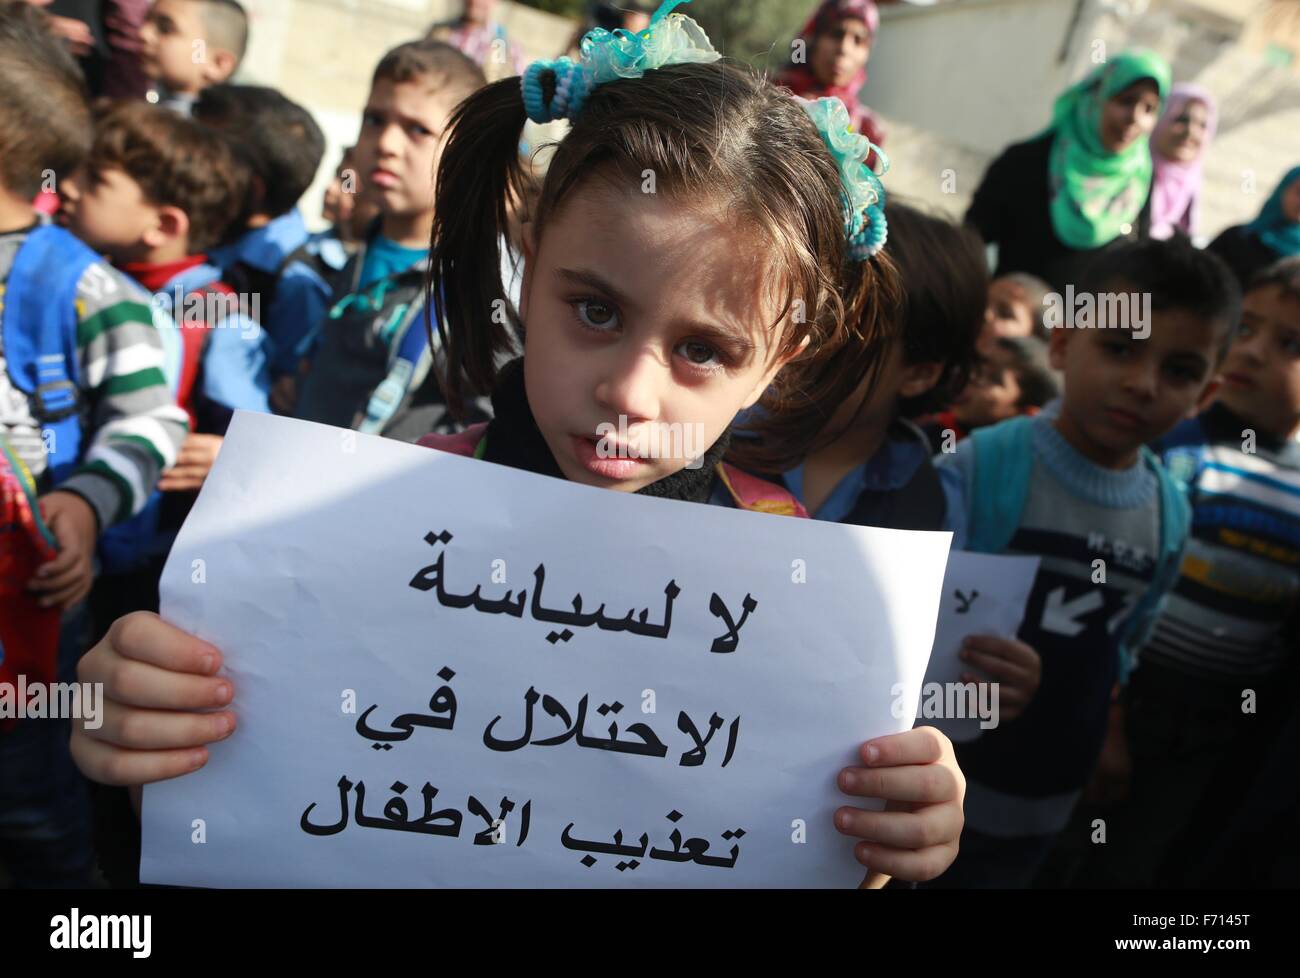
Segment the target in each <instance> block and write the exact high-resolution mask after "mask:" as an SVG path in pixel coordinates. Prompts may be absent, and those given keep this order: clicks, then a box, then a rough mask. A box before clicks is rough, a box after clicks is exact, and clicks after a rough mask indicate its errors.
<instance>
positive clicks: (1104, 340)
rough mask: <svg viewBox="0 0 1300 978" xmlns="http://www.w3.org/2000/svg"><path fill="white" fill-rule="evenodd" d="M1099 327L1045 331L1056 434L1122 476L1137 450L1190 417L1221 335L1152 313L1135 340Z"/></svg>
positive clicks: (1175, 315) (1199, 323)
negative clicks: (1057, 395)
mask: <svg viewBox="0 0 1300 978" xmlns="http://www.w3.org/2000/svg"><path fill="white" fill-rule="evenodd" d="M1098 319H1099V320H1101V321H1102V326H1103V328H1096V329H1069V328H1064V327H1061V328H1057V329H1054V330H1052V336H1051V360H1052V366H1053V367H1055V368H1056V369H1057V370H1060V371H1062V372H1063V381H1064V388H1065V389H1064V393H1063V395H1062V400H1061V415H1060V418H1059V419H1058V421H1057V427H1058V428H1059V429H1060V431H1061V433H1062V434H1064V435H1065V437H1066V440H1067V441H1069V442H1070V444H1072V445H1073V446H1074V447H1075V448H1076V449H1077V450H1078V451H1079V452H1081V453H1082V454H1083V455H1085V456H1086V457H1087V458H1089V459H1091V460H1092V461H1093V462H1096V463H1097V464H1098V465H1102V466H1105V467H1107V468H1127V467H1129V466H1130V465H1132V464H1133V463H1134V462H1135V461H1137V456H1138V448H1139V447H1140V446H1141V445H1144V444H1146V443H1148V442H1151V441H1154V440H1155V439H1157V438H1159V437H1161V436H1162V435H1164V434H1166V433H1167V432H1168V431H1169V430H1170V429H1171V428H1173V427H1174V425H1176V424H1177V423H1178V422H1179V421H1182V420H1183V419H1184V418H1189V417H1191V416H1193V415H1194V414H1196V412H1197V411H1198V409H1199V407H1200V406H1201V400H1202V395H1203V394H1204V393H1205V392H1206V389H1207V385H1208V384H1209V383H1210V381H1211V378H1212V375H1213V367H1214V363H1215V361H1216V359H1217V352H1218V346H1219V342H1220V339H1221V337H1222V336H1223V330H1224V329H1225V328H1226V327H1225V326H1224V325H1223V324H1222V323H1216V322H1214V321H1209V320H1206V319H1205V318H1204V317H1203V316H1198V315H1196V314H1195V313H1193V312H1189V311H1187V310H1184V309H1171V310H1165V311H1153V312H1152V314H1151V318H1150V323H1149V326H1150V333H1149V335H1148V336H1147V337H1146V339H1137V338H1136V337H1135V335H1134V333H1133V332H1132V331H1131V330H1129V329H1127V328H1104V327H1107V326H1109V324H1108V323H1106V322H1105V321H1104V317H1102V316H1099V317H1098ZM1121 325H1122V324H1121Z"/></svg>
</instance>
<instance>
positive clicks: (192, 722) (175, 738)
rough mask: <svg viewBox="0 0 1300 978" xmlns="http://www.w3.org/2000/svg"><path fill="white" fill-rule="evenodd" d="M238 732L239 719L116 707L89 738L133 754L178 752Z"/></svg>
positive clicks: (224, 713) (226, 714) (229, 715)
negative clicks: (140, 752)
mask: <svg viewBox="0 0 1300 978" xmlns="http://www.w3.org/2000/svg"><path fill="white" fill-rule="evenodd" d="M234 730H235V715H234V714H233V713H231V712H229V711H228V710H226V711H222V712H220V713H186V712H182V711H176V710H135V709H123V708H121V707H118V706H115V707H113V708H110V709H106V710H105V711H104V722H103V725H102V726H101V727H100V728H99V729H98V730H91V729H89V728H87V729H86V736H87V737H91V738H93V739H95V740H100V741H104V742H106V743H108V744H111V745H113V746H116V747H122V748H127V749H130V750H148V751H158V750H178V749H181V748H186V747H202V746H203V745H204V744H211V743H215V742H216V741H219V740H225V739H226V738H227V737H229V736H230V735H231V733H233V732H234Z"/></svg>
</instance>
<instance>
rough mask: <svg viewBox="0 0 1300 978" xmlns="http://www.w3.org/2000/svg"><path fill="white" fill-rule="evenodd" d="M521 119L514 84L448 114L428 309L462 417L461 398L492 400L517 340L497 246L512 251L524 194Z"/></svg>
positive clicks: (485, 91)
mask: <svg viewBox="0 0 1300 978" xmlns="http://www.w3.org/2000/svg"><path fill="white" fill-rule="evenodd" d="M524 121H525V113H524V103H523V98H522V96H521V94H520V88H519V79H518V78H506V79H503V80H501V81H498V82H494V83H493V84H491V85H488V86H486V87H485V88H481V89H479V90H478V91H477V92H475V93H474V94H473V95H471V96H470V97H469V98H467V99H466V100H465V101H464V102H462V103H461V105H460V106H459V107H458V108H457V109H456V111H455V112H454V113H453V115H452V118H451V124H450V136H449V138H448V140H447V145H446V146H445V147H444V148H443V152H442V159H441V161H440V162H439V164H438V181H437V191H436V194H435V212H434V219H433V235H432V240H431V243H430V249H429V250H430V274H429V282H428V292H427V295H426V299H427V301H426V303H425V308H426V309H432V308H438V309H440V310H441V312H442V315H441V316H440V317H439V321H438V334H439V337H440V338H441V341H442V350H443V355H442V357H440V358H439V361H440V362H439V368H438V369H439V374H440V379H441V382H442V391H443V396H444V397H445V398H446V400H447V406H448V409H449V410H450V411H451V413H452V414H453V415H454V416H456V417H460V418H463V417H464V406H465V401H466V397H467V395H469V396H473V395H477V394H490V393H491V391H492V388H493V386H494V383H495V380H496V375H497V369H498V367H499V366H500V364H501V362H502V359H503V358H505V357H507V356H509V355H510V354H511V353H512V352H513V351H515V349H516V342H517V339H518V338H519V336H520V329H521V324H520V321H519V315H518V312H517V310H515V309H514V307H513V306H512V305H511V304H510V301H509V300H508V299H507V298H506V296H505V291H504V285H503V283H502V280H501V270H502V261H501V258H502V255H501V243H502V241H505V242H507V244H508V245H509V241H510V229H511V209H512V207H514V206H516V205H517V204H520V203H522V202H523V201H524V200H526V199H528V197H529V195H530V194H529V191H530V187H529V184H530V181H531V174H530V171H529V170H528V168H527V166H526V163H525V161H524V159H523V158H522V157H521V155H520V151H519V142H520V135H521V133H522V131H523V127H524ZM511 250H513V248H511ZM511 258H512V260H513V258H514V256H513V255H512V256H511ZM434 297H437V301H436V302H435V301H434ZM429 329H430V334H431V335H430V339H431V340H432V327H431V326H429ZM435 348H436V347H435Z"/></svg>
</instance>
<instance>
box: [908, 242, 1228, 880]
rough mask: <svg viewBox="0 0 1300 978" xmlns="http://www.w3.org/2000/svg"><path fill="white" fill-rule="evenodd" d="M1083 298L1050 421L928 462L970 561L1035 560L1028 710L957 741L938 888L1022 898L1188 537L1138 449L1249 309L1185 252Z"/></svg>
mask: <svg viewBox="0 0 1300 978" xmlns="http://www.w3.org/2000/svg"><path fill="white" fill-rule="evenodd" d="M1079 295H1080V296H1091V297H1092V298H1093V299H1094V305H1095V307H1096V308H1097V309H1099V310H1101V314H1100V315H1099V316H1098V317H1095V318H1093V321H1092V322H1091V324H1090V325H1091V327H1092V328H1086V329H1085V328H1074V326H1075V324H1074V323H1071V324H1070V325H1069V326H1066V327H1061V328H1058V329H1056V330H1054V331H1053V333H1052V336H1051V355H1052V365H1053V366H1054V367H1056V368H1058V369H1060V370H1062V372H1063V380H1064V393H1063V395H1062V398H1061V402H1060V410H1059V412H1055V413H1050V414H1049V413H1043V414H1039V415H1038V416H1037V417H1034V418H1027V417H1021V418H1013V419H1011V420H1009V421H1004V422H1002V423H1000V424H997V425H993V426H992V427H988V428H981V429H979V430H978V431H976V432H975V433H974V434H973V435H972V436H971V437H970V438H968V439H966V440H965V441H963V442H961V443H960V444H959V445H958V446H957V450H956V452H955V453H953V454H951V455H941V456H938V462H939V465H940V472H941V474H942V475H943V476H944V479H945V486H946V488H947V489H948V490H949V493H950V496H951V498H952V500H953V510H954V512H955V513H956V514H957V515H958V518H959V520H958V522H959V526H958V530H959V532H960V533H961V534H962V535H963V536H964V537H965V538H966V547H967V549H970V550H974V551H979V552H984V553H1017V554H1026V555H1036V556H1039V557H1041V558H1042V563H1041V566H1040V569H1039V572H1038V576H1037V578H1036V579H1035V582H1034V587H1033V590H1032V592H1031V594H1030V597H1029V601H1028V604H1027V606H1026V612H1025V620H1024V623H1023V625H1022V626H1021V629H1020V632H1019V636H1018V638H1019V640H1020V641H1021V642H1022V643H1023V644H1024V645H1026V646H1028V647H1029V648H1031V649H1033V650H1035V651H1036V652H1037V654H1038V656H1039V657H1040V659H1041V669H1042V673H1041V681H1040V684H1039V686H1038V690H1037V693H1036V694H1035V696H1034V698H1033V699H1032V700H1031V701H1030V702H1029V704H1028V707H1027V709H1025V711H1024V712H1023V714H1021V715H1020V716H1019V717H1017V718H1016V719H1015V720H1014V721H1012V722H1009V723H1006V724H1003V725H1002V726H999V727H998V728H996V729H992V730H988V731H985V732H983V733H982V734H981V736H980V737H979V738H978V739H977V740H974V741H971V742H969V743H965V744H960V745H958V748H957V753H958V756H959V758H960V762H961V767H962V770H963V771H965V772H966V775H967V785H968V787H967V794H966V830H965V831H964V832H963V835H962V843H961V852H960V854H959V855H958V857H957V861H956V863H954V865H953V867H952V868H951V869H950V870H949V872H948V874H946V875H945V876H944V878H943V879H942V880H940V881H937V882H936V883H935V884H932V885H936V886H947V887H968V886H969V887H983V886H1004V887H1005V886H1011V887H1015V886H1026V885H1028V884H1029V882H1030V881H1031V880H1032V879H1033V877H1034V875H1035V873H1036V871H1037V870H1038V868H1039V866H1040V865H1041V863H1042V862H1043V860H1044V858H1045V857H1046V855H1047V853H1048V851H1049V849H1050V847H1051V844H1052V842H1053V840H1054V839H1055V837H1056V835H1057V833H1059V832H1060V831H1061V830H1062V829H1063V828H1064V827H1065V826H1066V824H1067V821H1068V820H1069V817H1070V813H1071V810H1072V809H1073V808H1074V805H1075V803H1076V802H1077V801H1078V800H1079V797H1080V795H1081V793H1082V791H1083V788H1084V786H1085V785H1086V784H1087V782H1088V779H1089V777H1090V775H1091V774H1092V771H1093V767H1094V765H1095V764H1096V761H1097V758H1098V755H1099V753H1100V751H1101V748H1102V744H1103V741H1104V739H1105V735H1106V725H1107V716H1108V712H1109V708H1110V702H1111V697H1112V691H1113V690H1114V689H1115V688H1116V687H1117V684H1118V683H1120V682H1122V681H1123V680H1124V678H1125V676H1126V673H1127V671H1128V669H1129V668H1130V666H1131V664H1132V661H1133V652H1134V651H1135V650H1136V649H1138V648H1140V647H1141V646H1142V644H1143V643H1144V642H1145V640H1146V637H1147V635H1148V634H1149V633H1150V630H1151V627H1152V624H1153V622H1154V621H1155V619H1156V617H1157V616H1158V614H1159V612H1160V609H1161V607H1162V605H1163V602H1164V599H1165V597H1166V595H1167V593H1168V592H1169V589H1170V588H1171V587H1172V585H1173V583H1174V581H1175V580H1176V578H1177V575H1178V568H1179V564H1180V562H1181V557H1182V552H1183V546H1184V543H1185V541H1186V538H1187V527H1188V512H1187V502H1186V499H1185V497H1184V495H1183V493H1182V491H1181V489H1180V488H1179V487H1178V485H1177V483H1176V482H1175V481H1174V480H1173V479H1172V478H1171V477H1170V476H1169V474H1168V473H1167V472H1166V471H1165V469H1164V467H1163V466H1162V465H1161V464H1160V461H1159V460H1158V459H1157V458H1156V457H1155V456H1154V455H1153V454H1152V453H1151V452H1150V451H1149V450H1148V449H1147V448H1146V444H1147V443H1148V442H1150V441H1152V440H1154V439H1157V438H1160V437H1162V436H1163V435H1165V434H1167V433H1168V432H1169V431H1170V430H1171V429H1173V428H1174V427H1175V426H1176V425H1177V424H1178V423H1179V422H1180V421H1182V420H1184V419H1186V418H1188V417H1192V416H1194V415H1195V414H1196V413H1197V411H1199V410H1200V409H1201V408H1203V407H1204V405H1205V404H1206V403H1207V401H1208V400H1209V398H1210V397H1212V396H1213V393H1214V390H1215V387H1216V381H1215V374H1216V372H1217V370H1218V366H1219V364H1220V363H1221V362H1222V360H1223V357H1224V354H1225V353H1226V352H1227V349H1228V346H1229V344H1230V343H1231V342H1232V337H1233V332H1234V330H1235V328H1236V323H1237V320H1238V316H1239V310H1240V305H1241V295H1240V292H1239V291H1238V289H1237V285H1236V282H1235V281H1234V280H1233V277H1232V273H1231V272H1230V271H1229V270H1228V268H1227V266H1225V265H1224V264H1223V262H1222V261H1220V260H1219V259H1218V258H1216V257H1215V256H1213V255H1211V254H1209V253H1207V252H1202V251H1198V250H1197V249H1196V248H1194V247H1192V246H1191V244H1190V243H1188V242H1186V241H1144V242H1140V243H1136V244H1126V245H1123V246H1120V247H1116V248H1113V249H1109V250H1107V251H1105V252H1103V253H1101V254H1100V255H1099V256H1098V257H1097V258H1096V259H1095V261H1094V262H1093V263H1092V264H1091V265H1090V266H1089V270H1088V274H1087V276H1086V278H1085V281H1084V282H1083V284H1082V288H1081V289H1080V291H1079ZM1121 295H1122V296H1125V297H1126V300H1127V301H1125V302H1123V303H1120V302H1118V301H1109V299H1111V298H1115V297H1118V296H1121ZM1103 299H1107V301H1102V300H1103ZM1148 301H1149V305H1148ZM1143 310H1146V311H1145V312H1143ZM1125 311H1127V313H1128V315H1127V316H1125V315H1124V312H1125ZM966 661H968V662H969V663H970V664H971V665H972V666H974V667H976V668H979V669H981V670H983V671H985V672H988V671H990V670H991V669H992V670H996V669H997V667H998V663H997V662H996V660H995V659H989V658H988V657H986V656H981V655H979V654H976V655H974V656H972V657H970V658H968V659H967V660H966Z"/></svg>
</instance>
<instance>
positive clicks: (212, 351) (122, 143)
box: [61, 102, 270, 623]
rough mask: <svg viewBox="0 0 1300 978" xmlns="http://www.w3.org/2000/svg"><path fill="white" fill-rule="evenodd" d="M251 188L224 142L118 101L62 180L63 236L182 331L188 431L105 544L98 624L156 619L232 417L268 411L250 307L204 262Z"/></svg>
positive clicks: (180, 387)
mask: <svg viewBox="0 0 1300 978" xmlns="http://www.w3.org/2000/svg"><path fill="white" fill-rule="evenodd" d="M248 179H249V176H248V172H247V170H246V169H245V168H244V166H243V165H242V163H241V162H240V161H239V160H238V159H237V158H236V157H235V155H234V153H233V151H232V150H231V149H230V147H229V145H228V144H227V142H226V140H225V139H224V138H222V136H221V135H220V134H218V133H215V132H213V131H211V130H209V129H205V128H204V127H203V126H201V125H199V124H198V123H197V122H194V121H193V120H191V119H187V118H184V117H182V116H178V115H176V114H175V113H172V112H168V111H167V110H166V109H164V108H162V107H160V106H155V105H149V104H148V103H145V102H126V103H120V104H118V105H116V106H114V107H113V108H111V109H110V110H109V111H107V112H106V113H105V114H104V115H103V116H101V117H100V119H99V120H98V124H97V126H96V134H95V142H94V145H93V147H92V150H91V154H90V157H89V159H88V161H87V163H86V164H85V166H83V167H82V169H81V170H80V171H79V172H78V174H77V175H76V176H75V177H73V178H69V179H67V180H65V181H64V182H63V195H64V207H63V211H62V212H61V216H62V218H63V220H64V222H65V224H66V225H67V227H68V228H69V229H70V230H72V231H73V232H74V233H75V234H77V236H78V237H80V238H81V239H82V240H83V241H85V242H86V243H87V244H89V245H90V246H91V247H93V248H94V249H95V250H97V251H99V252H101V253H103V254H105V255H107V257H108V258H109V259H110V260H111V261H112V262H113V263H114V265H115V266H116V267H117V268H118V269H119V270H121V271H123V272H125V273H126V274H128V275H130V276H131V277H132V278H133V279H135V280H136V281H137V282H139V283H140V284H141V285H143V286H144V287H145V288H147V289H148V290H149V291H150V292H151V293H152V294H153V298H154V303H155V305H156V306H158V307H159V308H160V309H161V310H163V311H164V312H166V313H167V314H168V317H169V326H170V319H171V318H174V320H175V323H176V325H177V326H179V328H178V329H171V328H168V329H167V331H166V332H165V334H164V337H165V339H167V340H169V341H171V342H172V343H174V344H175V346H176V349H177V353H178V354H179V357H178V359H179V365H178V369H174V370H173V371H172V374H173V376H172V380H173V381H174V385H175V389H176V398H177V402H178V403H179V404H180V405H181V406H182V407H184V408H185V410H186V412H187V413H188V414H189V416H190V419H191V429H192V433H191V434H190V435H189V436H188V437H187V438H186V440H185V443H184V444H183V445H182V446H181V451H180V456H179V459H178V462H177V465H176V466H175V467H174V468H172V469H170V470H168V471H167V472H166V473H165V474H164V475H163V477H162V480H161V481H160V482H159V489H160V490H162V491H163V492H162V493H155V494H154V495H153V497H151V499H150V501H149V504H148V505H147V506H146V507H145V510H144V511H143V512H142V513H140V514H139V515H138V516H137V517H136V518H135V519H133V520H131V521H130V522H129V523H127V524H125V525H124V526H122V527H115V528H113V530H111V531H110V532H109V533H107V534H106V535H105V536H104V538H103V539H102V541H101V544H100V559H101V563H102V566H103V571H104V573H103V576H102V577H101V578H100V580H99V582H98V583H97V585H96V595H95V600H94V604H95V606H96V617H97V618H98V619H100V620H101V621H102V622H104V623H107V622H111V621H113V620H114V619H115V618H118V617H121V615H123V614H127V613H129V612H131V611H138V610H157V580H158V575H159V573H160V572H161V570H162V564H163V561H164V560H165V558H166V554H167V551H168V550H169V549H170V547H171V541H172V539H173V538H174V536H175V533H176V531H177V530H178V529H179V528H180V524H181V522H183V520H184V516H185V513H186V512H188V510H189V505H190V504H191V503H192V502H193V498H194V497H193V494H192V491H194V490H197V489H198V488H199V487H200V486H201V485H202V484H203V480H204V478H206V476H207V471H208V469H209V468H210V467H211V465H212V462H213V461H214V460H215V458H216V453H217V450H218V448H219V447H220V444H221V436H222V434H223V433H224V431H225V428H226V426H227V425H228V424H229V421H230V418H231V416H232V414H233V413H234V411H235V410H238V409H243V410H248V411H262V412H265V411H269V409H270V408H269V405H268V403H267V393H268V391H269V388H270V378H269V372H268V367H267V352H266V343H265V337H264V336H263V335H262V334H261V329H260V327H259V325H258V323H257V312H258V310H257V309H256V308H255V306H250V305H249V304H248V303H247V302H246V301H245V300H243V299H242V298H241V297H239V296H237V295H235V293H234V291H233V290H232V289H231V288H230V286H228V285H227V284H226V283H224V282H223V281H221V273H220V270H219V269H217V268H216V267H214V266H213V265H212V264H210V263H209V262H208V259H207V255H206V254H205V252H206V251H207V249H209V248H212V247H214V246H215V245H217V244H219V243H220V242H221V241H222V240H223V239H224V238H225V237H226V235H227V232H228V231H229V229H230V226H231V224H232V222H233V220H234V218H235V215H236V214H237V212H238V205H239V203H240V202H241V201H242V200H243V199H244V197H245V195H246V194H247V186H248ZM177 493H179V495H176V494H177ZM164 494H166V495H164Z"/></svg>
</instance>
